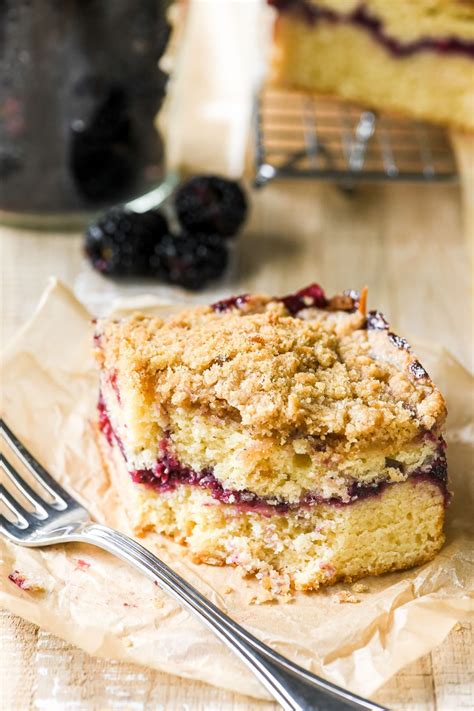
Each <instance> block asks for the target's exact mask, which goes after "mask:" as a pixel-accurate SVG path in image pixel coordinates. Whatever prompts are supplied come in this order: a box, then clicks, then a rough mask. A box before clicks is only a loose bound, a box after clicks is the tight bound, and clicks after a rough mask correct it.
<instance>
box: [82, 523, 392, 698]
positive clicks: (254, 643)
mask: <svg viewBox="0 0 474 711" xmlns="http://www.w3.org/2000/svg"><path fill="white" fill-rule="evenodd" d="M71 537H73V538H74V539H75V540H79V541H81V542H84V543H91V544H93V545H96V546H99V547H100V548H103V549H104V550H106V551H108V552H109V553H113V554H114V555H116V556H117V557H119V558H121V559H122V560H125V561H126V562H128V563H131V564H132V565H133V566H134V567H135V568H137V570H139V571H140V572H141V573H144V574H145V575H146V576H148V577H149V578H151V579H152V580H153V581H154V582H155V583H156V584H157V585H158V586H159V587H160V588H162V589H163V590H164V591H165V592H167V593H169V594H170V595H171V596H172V597H174V598H175V599H177V600H178V602H179V603H180V604H181V605H183V606H184V607H186V608H187V609H188V610H190V611H191V612H192V613H194V614H195V615H196V616H197V617H198V618H199V619H200V620H201V621H202V622H204V623H205V624H206V625H207V626H208V627H209V628H210V629H211V630H212V631H213V632H214V633H215V634H216V635H217V636H218V637H219V638H220V639H221V640H222V641H223V642H224V643H225V644H226V645H227V646H228V647H230V649H232V651H233V652H235V653H236V654H237V656H238V657H240V659H241V660H242V661H243V662H245V664H246V665H247V666H248V667H249V668H250V669H251V671H252V672H253V673H254V674H255V676H256V677H257V678H258V679H259V680H260V682H261V683H262V684H263V685H264V686H265V687H266V689H268V691H269V692H270V694H271V695H272V696H273V697H274V698H275V699H276V701H278V702H279V703H280V704H281V706H282V707H283V708H284V709H286V711H346V710H348V709H383V707H382V706H379V705H377V704H374V703H372V702H371V701H369V700H368V699H363V698H361V697H359V696H356V695H355V694H352V693H351V692H349V691H346V690H345V689H342V688H340V687H338V686H335V685H334V684H331V683H330V682H328V681H325V680H324V679H321V678H319V677H317V676H315V675H314V674H311V673H310V672H308V671H306V670H305V669H303V668H302V667H299V666H298V665H296V664H293V662H290V661H289V660H288V659H285V657H283V656H281V655H280V654H278V653H277V652H275V651H273V650H272V649H271V648H270V647H268V646H267V645H265V644H263V642H260V641H259V640H258V639H257V638H256V637H254V636H253V635H252V634H250V633H249V632H247V631H246V630H245V629H244V628H243V627H241V626H240V625H239V624H237V623H236V622H234V621H233V620H232V619H231V618H230V617H228V616H227V615H226V614H224V613H223V612H222V611H221V610H220V609H219V608H218V607H216V605H214V604H213V603H212V602H210V601H209V600H208V599H207V598H205V597H204V596H203V595H201V593H199V592H198V591H197V590H196V589H195V588H193V587H192V586H191V585H190V584H189V583H187V582H186V581H185V580H184V578H182V577H181V576H179V575H178V574H177V573H175V572H174V571H173V570H172V569H171V568H170V567H169V566H167V565H166V563H163V561H161V560H159V558H157V557H156V556H154V555H153V553H151V552H150V551H148V550H147V549H146V548H144V547H143V546H141V545H140V544H139V543H137V542H136V541H134V540H133V539H131V538H129V537H128V536H125V535H124V534H123V533H119V532H118V531H116V530H114V529H112V528H108V527H106V526H102V525H101V524H96V523H87V524H83V525H82V526H81V528H80V529H79V530H76V532H75V533H74V534H72V536H71Z"/></svg>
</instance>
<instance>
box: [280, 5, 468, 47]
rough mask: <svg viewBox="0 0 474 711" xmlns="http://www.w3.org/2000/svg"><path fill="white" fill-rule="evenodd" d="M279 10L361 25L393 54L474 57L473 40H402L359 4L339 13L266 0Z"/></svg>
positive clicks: (310, 18) (306, 17)
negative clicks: (350, 9)
mask: <svg viewBox="0 0 474 711" xmlns="http://www.w3.org/2000/svg"><path fill="white" fill-rule="evenodd" d="M268 3H269V4H270V5H273V6H274V7H275V8H276V9H277V10H279V11H280V12H288V13H290V12H291V13H296V14H297V15H298V16H299V17H301V18H302V19H303V20H304V21H305V22H307V23H308V24H311V25H314V24H316V23H317V22H320V21H324V22H329V23H332V24H336V23H340V24H349V25H354V26H356V27H360V28H361V29H364V30H365V31H366V32H368V33H369V34H370V35H371V36H372V38H373V39H374V40H375V41H377V42H378V43H379V44H381V45H382V46H383V47H385V49H386V50H387V51H388V52H390V54H392V55H393V56H395V57H400V58H402V57H408V56H410V55H413V54H416V53H417V52H421V51H432V52H437V53H439V54H461V55H464V56H467V57H472V58H474V42H472V41H470V40H467V39H462V38H460V37H451V36H449V37H421V38H420V39H417V40H412V41H407V42H403V41H402V40H399V39H397V38H395V37H392V36H391V35H390V34H389V33H388V32H386V31H385V28H384V25H383V22H382V21H381V20H380V19H379V18H377V17H375V16H374V15H372V14H371V13H370V12H369V11H368V10H367V8H366V7H365V5H364V4H363V3H362V4H360V5H359V6H358V7H356V8H355V9H354V10H353V11H352V12H349V13H341V12H337V11H335V10H331V9H330V8H327V7H322V6H319V5H317V4H315V3H311V2H308V0H268Z"/></svg>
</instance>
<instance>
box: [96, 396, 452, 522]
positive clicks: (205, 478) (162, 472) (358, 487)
mask: <svg viewBox="0 0 474 711" xmlns="http://www.w3.org/2000/svg"><path fill="white" fill-rule="evenodd" d="M98 410H99V428H100V430H101V432H102V433H103V435H104V436H105V438H106V440H107V442H108V444H109V445H110V446H114V440H115V443H116V444H117V446H118V447H119V449H120V451H121V452H122V455H123V456H124V458H125V455H124V451H123V446H122V442H121V440H120V438H119V437H118V436H117V434H116V433H115V431H114V429H113V427H112V424H111V422H110V419H109V417H108V415H107V410H106V408H105V405H104V402H103V399H102V398H100V399H99V403H98ZM168 444H169V441H168V440H167V439H162V440H161V441H160V443H159V450H160V457H159V459H157V461H156V464H155V466H154V467H153V469H134V470H132V471H130V476H131V478H132V480H133V481H134V482H135V483H136V484H142V485H144V486H146V487H148V488H150V489H153V490H155V491H159V492H169V491H174V490H175V489H176V488H177V487H178V486H181V485H188V486H198V487H201V488H202V489H205V490H206V491H208V492H209V493H210V494H211V496H212V497H213V498H214V499H216V500H217V501H220V502H221V503H223V504H232V505H235V506H237V507H238V508H239V509H240V510H247V511H248V510H252V511H256V512H258V513H260V514H263V515H272V514H274V513H279V514H285V513H288V512H290V511H297V510H298V509H302V508H308V507H310V506H313V505H315V504H322V503H324V504H330V505H332V506H349V505H350V504H352V503H355V502H356V501H359V500H361V499H367V498H369V497H373V496H377V495H379V494H380V493H382V491H384V490H385V489H386V488H387V487H388V486H394V485H395V484H393V483H389V482H387V481H376V482H373V483H370V484H361V483H357V482H354V483H353V484H351V485H350V486H349V487H348V491H347V493H348V500H347V501H344V500H342V499H341V498H339V497H330V498H325V497H323V496H320V495H319V494H316V493H314V492H309V493H308V494H306V495H305V496H304V497H303V498H302V499H301V500H300V501H299V502H296V503H289V502H287V501H284V500H282V499H281V498H278V497H271V498H270V497H262V496H258V495H257V494H254V493H253V492H251V491H248V490H243V491H237V490H231V489H225V488H224V487H223V486H222V484H221V483H220V482H219V481H218V480H217V479H216V477H215V476H214V474H213V472H212V470H211V469H204V470H202V471H195V470H194V469H192V468H190V467H187V466H185V465H183V464H182V463H181V462H180V461H179V460H178V459H177V458H176V457H175V456H173V454H171V453H170V451H169V448H168ZM444 450H445V444H444V441H443V440H441V443H440V445H439V447H438V450H437V452H436V455H435V457H434V458H433V459H432V460H431V461H430V462H429V463H427V464H424V465H422V466H421V467H418V468H417V469H415V470H414V471H413V472H411V473H410V476H409V479H410V480H411V481H413V482H415V483H416V482H417V481H431V482H433V483H434V484H436V485H437V486H438V487H439V488H440V490H441V492H442V494H443V497H444V500H445V505H446V506H447V505H448V504H449V501H450V494H449V492H448V489H447V462H446V455H445V451H444Z"/></svg>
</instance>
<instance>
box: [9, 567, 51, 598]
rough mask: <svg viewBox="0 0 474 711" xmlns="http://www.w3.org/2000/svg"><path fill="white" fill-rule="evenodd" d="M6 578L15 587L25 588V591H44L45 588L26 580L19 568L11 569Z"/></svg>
mask: <svg viewBox="0 0 474 711" xmlns="http://www.w3.org/2000/svg"><path fill="white" fill-rule="evenodd" d="M8 580H10V581H11V582H12V583H13V584H14V585H16V586H17V588H20V590H25V591H26V592H31V593H40V592H46V589H45V588H44V587H43V586H42V585H40V584H39V583H36V582H34V581H32V580H28V578H27V577H26V576H25V575H23V574H22V573H20V571H19V570H13V571H12V572H11V573H10V575H8Z"/></svg>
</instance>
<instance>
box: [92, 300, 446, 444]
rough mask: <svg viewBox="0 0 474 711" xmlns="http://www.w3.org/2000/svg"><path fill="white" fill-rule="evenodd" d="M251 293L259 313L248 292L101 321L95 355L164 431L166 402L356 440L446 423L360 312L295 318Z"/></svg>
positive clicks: (382, 439) (407, 361) (423, 382)
mask: <svg viewBox="0 0 474 711" xmlns="http://www.w3.org/2000/svg"><path fill="white" fill-rule="evenodd" d="M254 301H255V308H254V309H253V308H252V305H253V300H252V299H249V302H248V303H246V304H245V308H242V309H240V308H234V309H230V310H228V311H226V312H225V313H216V312H215V311H214V310H213V309H212V308H210V307H198V308H193V309H188V310H184V311H182V312H181V313H179V314H178V315H174V316H170V317H169V318H167V319H159V318H145V317H143V316H140V315H136V316H134V317H132V318H130V319H127V320H124V321H121V322H118V323H114V322H110V321H109V322H105V323H104V324H103V325H102V332H101V335H100V342H101V350H100V356H99V357H100V358H101V359H105V362H104V366H105V368H106V369H107V370H108V371H109V372H116V373H117V374H118V380H119V386H120V389H121V390H122V389H125V390H128V391H130V392H131V393H132V397H133V393H135V395H136V398H137V400H138V399H139V401H140V402H141V403H142V404H143V405H144V406H145V407H148V408H152V409H153V410H154V411H155V412H156V416H157V420H160V419H161V423H160V424H161V425H162V426H164V427H166V417H167V415H166V413H167V410H168V409H175V408H184V409H188V410H190V411H195V412H196V413H197V414H202V413H204V414H207V415H210V416H213V417H216V418H220V419H221V420H224V421H231V422H238V423H239V424H240V425H241V426H242V427H244V428H246V429H247V430H248V431H250V432H252V433H253V434H254V435H258V436H273V437H274V436H278V438H279V439H280V441H282V442H283V441H285V439H288V438H293V437H295V436H301V437H308V436H310V437H314V438H315V439H316V441H318V440H329V441H331V444H332V446H336V445H337V443H338V442H342V443H345V446H349V447H354V446H357V445H358V444H360V445H361V446H362V447H363V448H367V447H368V446H373V445H378V446H386V445H387V444H391V445H397V446H401V445H402V444H403V443H406V442H409V441H411V440H413V438H414V437H415V436H416V435H417V434H419V433H420V431H426V430H434V429H439V428H440V427H441V425H442V423H443V420H444V417H445V405H444V401H443V398H442V396H441V394H440V393H439V391H438V390H437V389H436V387H435V386H434V385H433V383H432V381H431V380H430V379H429V377H421V378H420V377H415V375H414V374H413V373H412V371H411V370H410V366H411V365H412V364H413V363H414V362H415V359H414V357H413V355H412V354H411V352H410V351H409V350H408V348H409V347H408V344H406V347H405V345H404V344H405V342H404V341H403V339H400V341H401V342H402V346H401V345H400V343H397V341H396V340H395V337H394V334H391V333H390V332H389V331H387V330H370V329H367V328H366V327H365V317H364V316H363V315H362V314H361V313H359V312H355V313H346V312H342V311H339V312H331V311H326V310H323V309H315V308H308V309H304V310H303V311H301V312H300V314H298V316H297V317H295V316H293V315H291V314H290V313H289V312H288V311H287V310H286V308H285V306H284V304H283V303H281V302H279V301H272V300H267V301H265V299H264V298H263V297H254ZM416 362H417V361H416ZM154 403H159V408H158V407H154Z"/></svg>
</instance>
